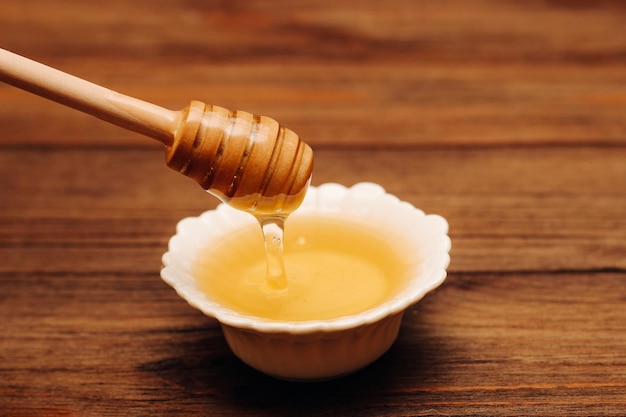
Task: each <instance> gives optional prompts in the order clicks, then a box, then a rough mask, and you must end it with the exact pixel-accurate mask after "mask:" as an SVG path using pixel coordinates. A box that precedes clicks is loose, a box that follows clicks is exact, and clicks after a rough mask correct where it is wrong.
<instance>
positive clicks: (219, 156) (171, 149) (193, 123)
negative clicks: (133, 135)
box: [0, 49, 313, 217]
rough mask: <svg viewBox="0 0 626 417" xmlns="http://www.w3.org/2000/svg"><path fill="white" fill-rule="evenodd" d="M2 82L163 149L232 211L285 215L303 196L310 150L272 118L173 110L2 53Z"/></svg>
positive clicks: (196, 105) (199, 107) (196, 106)
mask: <svg viewBox="0 0 626 417" xmlns="http://www.w3.org/2000/svg"><path fill="white" fill-rule="evenodd" d="M0 80H1V81H4V82H6V83H7V84H11V85H13V86H15V87H18V88H21V89H23V90H26V91H29V92H31V93H33V94H36V95H38V96H41V97H44V98H47V99H49V100H52V101H55V102H57V103H61V104H64V105H66V106H69V107H72V108H74V109H76V110H80V111H82V112H84V113H87V114H90V115H92V116H95V117H97V118H99V119H102V120H105V121H107V122H110V123H113V124H115V125H117V126H120V127H123V128H125V129H129V130H132V131H134V132H137V133H141V134H143V135H146V136H149V137H151V138H153V139H156V140H158V141H160V142H162V143H163V144H164V145H165V161H166V163H167V165H168V166H169V167H170V168H172V169H175V170H176V171H178V172H180V173H182V174H184V175H186V176H188V177H191V178H193V179H194V180H195V181H196V182H198V183H199V184H200V186H202V188H204V189H205V190H207V191H209V192H211V193H212V194H214V195H216V196H217V197H219V198H220V199H222V200H223V201H225V202H227V203H228V204H230V205H231V206H233V207H235V208H238V209H240V210H245V211H249V212H251V213H252V214H254V215H255V216H257V217H259V216H272V215H280V216H284V215H287V214H289V213H290V212H291V211H293V210H295V209H296V208H297V207H298V206H299V205H300V203H301V202H302V199H303V198H304V194H305V193H306V189H307V187H308V184H309V181H310V177H311V172H312V170H313V151H312V150H311V148H310V147H309V146H308V145H307V144H306V143H305V142H303V141H302V140H301V139H300V138H299V137H298V135H296V134H295V133H294V132H293V131H291V130H289V129H286V128H285V127H283V126H281V125H279V124H278V122H276V121H275V120H273V119H270V118H269V117H264V116H256V115H253V114H250V113H247V112H243V111H229V110H227V109H224V108H222V107H218V106H212V105H207V104H204V103H202V102H200V101H192V102H191V103H190V104H189V106H187V107H186V108H184V109H182V110H180V111H172V110H168V109H165V108H162V107H159V106H157V105H154V104H151V103H148V102H145V101H142V100H139V99H136V98H133V97H129V96H126V95H123V94H120V93H117V92H115V91H112V90H109V89H107V88H105V87H102V86H99V85H97V84H93V83H91V82H89V81H85V80H83V79H81V78H78V77H75V76H73V75H70V74H67V73H64V72H62V71H59V70H57V69H54V68H51V67H48V66H46V65H44V64H41V63H39V62H36V61H33V60H30V59H28V58H24V57H22V56H20V55H17V54H14V53H12V52H9V51H6V50H4V49H0Z"/></svg>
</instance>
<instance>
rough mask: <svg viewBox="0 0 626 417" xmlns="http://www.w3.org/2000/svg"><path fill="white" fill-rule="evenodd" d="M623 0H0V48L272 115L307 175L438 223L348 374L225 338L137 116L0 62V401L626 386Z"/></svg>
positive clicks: (587, 408) (169, 400) (162, 95)
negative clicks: (444, 272) (165, 271)
mask: <svg viewBox="0 0 626 417" xmlns="http://www.w3.org/2000/svg"><path fill="white" fill-rule="evenodd" d="M625 17H626V6H625V5H624V3H623V2H621V1H616V0H599V1H592V0H571V1H562V0H530V1H525V2H514V1H493V0H479V1H472V2H465V1H461V0H446V1H434V0H432V1H430V0H429V1H420V2H414V1H410V0H390V1H388V2H385V3H384V4H382V3H380V2H375V1H372V0H367V1H364V2H360V3H359V6H358V7H355V3H353V2H348V1H341V0H339V1H333V2H324V1H320V0H304V1H298V2H289V1H286V0H277V1H273V2H260V1H228V2H223V1H206V2H198V1H187V0H176V1H162V0H156V1H152V2H145V3H138V2H127V1H124V0H111V1H108V2H107V3H106V5H103V4H99V3H93V2H81V1H76V0H62V1H58V2H45V1H43V0H33V1H29V2H24V1H17V0H6V1H3V2H2V4H0V39H2V47H3V48H6V49H8V50H12V51H13V52H17V53H21V54H23V55H26V56H29V57H31V58H34V59H37V60H40V61H42V62H44V63H47V64H49V65H53V66H56V67H58V68H59V69H61V70H64V71H67V72H70V73H73V74H75V75H77V76H80V77H83V78H85V79H88V80H91V81H93V82H96V83H99V84H102V85H104V86H106V87H109V88H113V89H115V90H118V91H120V92H122V93H125V94H129V95H132V96H136V97H138V98H141V99H144V100H147V101H150V102H154V103H155V104H158V105H162V106H165V107H168V108H171V109H179V108H182V107H184V106H185V105H187V103H188V102H189V100H191V99H199V100H202V101H205V102H211V103H214V104H217V105H222V106H224V107H229V108H233V109H243V110H247V111H251V112H254V113H258V114H264V115H267V116H271V117H274V118H275V119H277V120H279V121H280V122H281V123H283V124H285V125H286V126H287V127H289V128H291V129H293V130H295V131H296V132H297V133H298V134H300V135H301V136H302V137H303V138H304V139H305V140H307V142H309V143H310V144H312V145H313V148H314V151H315V157H316V166H315V170H314V177H313V182H314V184H321V183H325V182H340V183H343V184H346V185H351V184H354V183H356V182H361V181H374V182H377V183H379V184H381V185H383V186H384V187H385V188H386V189H387V190H388V191H389V192H391V193H394V194H396V195H397V196H399V197H400V198H402V199H404V200H406V201H409V202H411V203H412V204H414V205H415V206H417V207H420V208H422V209H423V210H424V211H425V212H427V213H438V214H441V215H443V216H444V217H446V218H447V219H448V221H449V223H450V236H451V238H452V246H453V247H452V252H451V256H452V262H451V264H450V268H449V272H450V274H449V277H448V279H447V280H446V282H445V283H444V285H443V286H442V287H441V288H439V289H437V290H436V291H435V292H433V293H431V294H429V295H428V296H427V297H426V298H425V299H424V300H422V301H421V302H420V303H418V304H417V305H415V306H414V307H412V308H411V309H409V310H408V311H407V313H406V315H405V318H404V322H403V325H402V329H401V333H400V336H399V339H398V341H397V343H396V344H395V345H394V346H393V348H392V349H391V350H390V351H389V352H388V353H387V354H386V355H385V356H383V357H382V358H381V359H380V360H379V361H377V362H376V363H374V364H373V365H372V366H370V367H368V368H366V369H365V370H363V371H361V372H358V373H356V374H355V375H352V376H350V377H347V378H343V379H339V380H336V381H330V382H326V383H319V384H305V385H301V384H292V383H286V382H281V381H277V380H273V379H271V378H268V377H265V376H263V375H261V374H259V373H257V372H255V371H253V370H251V369H250V368H248V367H247V366H245V365H243V364H242V363H241V362H240V361H238V360H237V359H236V358H235V357H234V356H233V355H232V354H231V353H230V351H229V350H228V348H227V346H226V344H225V341H224V340H223V337H222V334H221V331H220V329H219V326H218V324H217V323H216V322H215V321H214V320H212V319H209V318H207V317H205V316H203V315H202V314H201V313H199V312H197V311H196V310H194V309H192V308H191V307H189V306H188V305H187V304H186V303H185V302H184V301H183V300H182V299H180V298H179V297H178V296H177V295H176V294H175V293H174V291H173V290H172V289H171V288H169V287H168V286H167V285H166V284H164V283H163V282H162V281H161V280H160V278H159V269H160V266H161V256H162V254H163V252H164V251H165V250H166V248H167V241H168V239H169V237H170V236H171V235H172V234H173V233H174V230H175V225H176V223H177V222H178V220H180V219H181V218H183V217H186V216H195V215H198V214H200V213H202V212H203V211H204V210H208V209H211V208H214V207H215V206H216V204H217V200H216V199H215V198H214V197H212V196H210V195H208V194H206V193H204V192H203V191H202V190H201V188H200V187H198V186H197V185H196V184H195V183H194V182H193V181H191V180H189V179H187V178H184V177H182V176H181V175H180V174H178V173H176V172H174V171H172V170H169V169H168V168H167V167H166V166H165V163H164V156H163V150H162V149H161V148H160V147H159V146H158V144H154V143H153V141H151V140H150V139H147V138H143V137H141V136H138V135H135V134H132V133H129V132H125V131H123V130H120V129H118V128H115V127H113V126H108V125H107V124H105V123H104V122H101V121H98V120H96V119H92V118H90V117H88V116H85V115H82V114H79V113H77V112H74V111H72V110H69V109H66V108H63V107H61V106H58V105H56V104H53V103H49V102H46V101H44V100H42V99H40V98H37V97H34V96H32V95H29V94H27V93H25V92H22V91H19V90H17V89H15V88H12V87H9V86H5V85H0V178H2V187H0V261H1V262H0V323H1V324H0V416H2V417H4V416H7V417H8V416H11V417H42V416H72V417H75V416H81V417H82V416H86V417H91V416H129V415H133V416H135V415H137V416H143V415H151V416H186V417H187V416H196V415H197V416H235V415H236V416H240V415H258V416H265V415H268V416H269V415H272V416H275V415H311V416H336V415H358V416H400V415H402V416H407V415H410V416H429V415H432V416H441V415H449V416H452V415H458V416H461V415H537V416H540V415H541V416H543V415H567V416H588V415H614V416H619V415H623V414H624V410H626V362H625V360H624V352H626V324H625V323H626V309H625V308H624V305H625V304H626V257H625V256H624V254H625V253H626V220H625V219H624V213H625V212H626V183H625V182H624V178H626V164H625V163H624V162H625V161H626V147H625V146H624V145H625V144H626V142H625V140H626V87H625V86H626V31H624V29H623V23H624V18H625Z"/></svg>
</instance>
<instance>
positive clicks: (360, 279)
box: [193, 215, 406, 321]
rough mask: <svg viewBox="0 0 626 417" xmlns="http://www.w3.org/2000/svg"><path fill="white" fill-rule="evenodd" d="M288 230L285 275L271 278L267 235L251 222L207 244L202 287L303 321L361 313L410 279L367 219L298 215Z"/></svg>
mask: <svg viewBox="0 0 626 417" xmlns="http://www.w3.org/2000/svg"><path fill="white" fill-rule="evenodd" d="M286 231H287V233H286V235H285V240H284V242H281V243H282V244H283V249H284V251H283V253H282V261H283V262H284V271H286V272H285V277H284V279H285V281H284V282H282V283H280V282H279V283H278V285H276V283H275V282H273V281H272V279H271V277H270V279H268V258H267V257H266V252H265V250H264V249H265V246H264V242H263V234H262V233H260V231H259V227H258V226H256V227H254V225H253V226H250V227H245V228H242V229H240V230H237V231H235V232H233V233H231V234H229V235H228V236H225V237H224V239H223V241H221V244H220V246H219V247H210V248H205V249H203V250H202V251H201V254H202V255H201V259H198V262H197V263H196V264H195V266H194V268H195V271H194V273H193V275H194V276H195V277H196V279H197V280H198V284H199V286H200V288H201V290H202V291H204V292H205V293H209V294H211V298H212V299H213V300H216V301H217V302H219V303H220V304H223V305H224V306H226V307H228V308H230V309H232V310H234V311H237V312H240V313H242V314H250V315H254V316H258V317H262V318H266V319H270V320H281V321H305V320H321V319H331V318H336V317H341V316H346V315H351V314H358V313H360V312H362V311H365V310H367V309H369V308H372V307H375V306H377V305H379V304H381V303H382V302H384V301H385V300H387V299H389V298H390V297H391V296H392V294H394V293H396V292H397V289H398V288H399V287H400V286H401V285H402V283H403V282H405V280H406V277H404V276H403V271H404V270H406V268H403V266H402V263H403V260H402V257H401V256H400V255H399V253H398V250H397V249H395V248H394V246H393V244H392V242H390V241H389V240H388V239H386V238H385V237H384V236H380V235H379V234H376V233H374V232H373V231H371V230H368V229H367V227H365V226H364V225H361V224H358V223H356V222H352V221H350V220H349V219H345V218H342V219H337V218H333V217H330V216H323V215H318V216H306V217H305V216H292V217H290V218H289V222H288V227H287V229H286ZM277 243H278V242H277ZM279 255H280V254H279ZM279 261H280V258H279ZM271 267H272V266H271V262H270V268H271ZM270 275H271V274H270Z"/></svg>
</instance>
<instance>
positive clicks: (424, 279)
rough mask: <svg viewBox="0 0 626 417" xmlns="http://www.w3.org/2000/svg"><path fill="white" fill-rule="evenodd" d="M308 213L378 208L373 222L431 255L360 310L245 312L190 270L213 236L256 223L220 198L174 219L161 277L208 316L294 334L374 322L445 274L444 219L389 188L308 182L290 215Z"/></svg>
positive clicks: (359, 214) (360, 214)
mask: <svg viewBox="0 0 626 417" xmlns="http://www.w3.org/2000/svg"><path fill="white" fill-rule="evenodd" d="M389 210H391V213H392V214H393V216H389V215H386V216H385V217H380V214H381V213H383V212H384V213H389ZM311 213H314V214H323V215H328V216H329V217H332V218H333V219H337V218H339V219H341V218H342V217H344V218H345V219H349V220H354V219H355V218H356V219H357V220H358V219H360V220H363V221H364V220H367V219H368V216H369V219H370V220H372V218H373V217H372V216H374V215H373V214H372V213H377V216H378V217H376V216H374V217H375V218H376V221H377V222H379V223H380V222H381V221H382V222H385V221H389V222H391V223H393V224H392V226H394V227H395V230H396V232H400V233H401V234H402V235H399V236H400V238H402V237H403V236H404V238H405V239H406V241H405V243H408V244H409V246H410V245H411V244H413V245H414V247H415V249H417V250H419V251H422V252H430V255H429V256H426V257H422V258H419V259H417V258H416V259H415V261H414V262H413V264H414V267H415V270H414V271H413V272H412V273H411V274H419V275H420V276H411V277H410V278H409V283H408V284H407V285H405V286H403V288H402V289H401V290H400V291H398V293H397V294H396V295H395V296H393V297H392V298H391V299H390V300H387V301H385V302H383V303H382V304H380V305H378V306H375V307H373V308H371V309H368V310H366V311H363V312H361V313H358V314H353V315H348V316H342V317H337V318H333V319H326V320H306V321H277V320H270V319H265V318H261V317H257V316H253V315H248V314H243V313H239V312H237V311H234V310H232V309H230V308H227V307H225V306H223V305H220V304H219V303H217V302H215V301H213V300H211V299H210V298H209V297H208V296H207V294H206V293H205V292H203V291H201V290H200V289H199V288H198V286H197V285H196V284H195V281H194V278H193V276H191V273H190V269H191V265H192V263H193V258H194V256H195V255H196V253H197V251H198V250H200V248H201V247H202V246H204V245H206V244H207V242H209V241H210V239H211V238H218V237H219V236H224V234H225V233H228V232H229V231H232V230H236V229H238V228H240V227H242V225H245V224H246V223H252V224H254V223H256V220H255V219H254V218H253V216H251V215H249V214H247V213H244V212H241V211H239V210H235V209H233V208H231V207H230V206H227V205H226V204H224V203H222V204H220V205H219V206H218V207H217V208H216V209H214V210H208V211H206V212H204V213H202V214H201V215H200V216H198V217H187V218H184V219H182V220H180V221H179V222H178V224H177V228H176V229H177V232H176V234H175V235H174V236H172V238H171V239H170V241H169V245H168V252H166V253H165V254H164V255H163V259H162V261H163V268H162V269H161V277H162V279H163V280H164V281H165V282H166V283H167V284H169V285H170V286H171V287H173V288H174V289H175V291H176V292H177V293H178V295H179V296H180V297H182V298H183V299H185V300H186V301H187V302H188V303H189V305H191V306H192V307H194V308H196V309H198V310H200V311H201V312H203V313H204V314H205V315H207V316H209V317H214V318H215V319H217V320H218V321H219V322H220V323H221V324H223V325H228V326H231V327H235V328H239V329H248V330H254V331H258V332H261V333H292V334H304V333H315V332H334V331H341V330H346V329H351V328H355V327H359V326H362V325H366V324H371V323H375V322H378V321H380V320H382V319H384V318H386V317H389V316H392V315H394V314H397V313H400V312H402V311H404V310H406V309H407V308H408V307H409V306H411V305H413V304H415V303H416V302H418V301H419V300H421V299H422V298H423V297H424V296H425V295H426V294H427V293H428V292H430V291H432V290H434V289H435V288H437V287H438V286H439V285H441V284H442V283H443V282H444V280H445V279H446V276H447V272H446V268H447V267H448V265H449V263H450V255H449V252H450V248H451V241H450V238H449V237H448V234H447V233H448V223H447V221H446V220H445V219H444V218H443V217H441V216H439V215H436V214H429V215H426V214H425V213H424V212H423V211H422V210H420V209H418V208H416V207H414V206H413V205H411V204H410V203H407V202H404V201H400V200H399V199H398V198H397V197H395V196H394V195H392V194H388V193H387V192H386V191H385V190H384V189H383V188H382V187H381V186H380V185H378V184H375V183H369V182H364V183H358V184H355V185H353V186H352V187H350V188H348V187H345V186H343V185H340V184H337V183H326V184H322V185H320V186H317V187H315V186H311V187H310V188H309V190H308V192H307V195H306V197H305V200H304V202H303V203H302V206H301V207H300V208H299V209H298V210H296V211H295V212H294V213H292V215H291V216H293V217H296V216H306V215H307V214H311ZM291 216H290V218H291ZM394 222H395V223H394ZM287 225H288V223H287ZM209 226H210V227H209ZM377 227H378V226H377ZM372 229H374V228H373V227H372ZM374 230H375V229H374ZM385 230H389V229H385ZM412 232H420V236H427V237H428V239H429V240H428V242H427V243H428V248H426V247H425V241H424V240H420V241H419V242H418V241H417V240H416V239H415V238H416V236H414V235H411V233H412ZM422 239H426V237H423V238H422ZM418 264H419V265H418Z"/></svg>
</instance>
